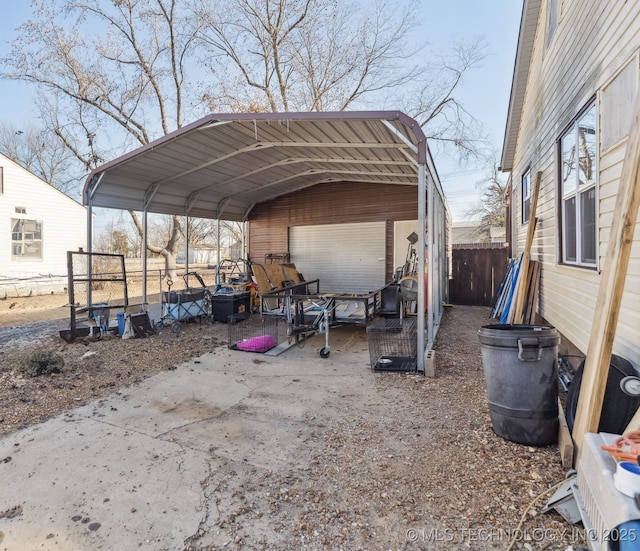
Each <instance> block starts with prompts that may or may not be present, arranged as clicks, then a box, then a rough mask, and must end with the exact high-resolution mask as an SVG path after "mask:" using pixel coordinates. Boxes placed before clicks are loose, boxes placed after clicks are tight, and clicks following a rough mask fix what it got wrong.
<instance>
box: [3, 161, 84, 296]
mask: <svg viewBox="0 0 640 551" xmlns="http://www.w3.org/2000/svg"><path fill="white" fill-rule="evenodd" d="M0 229H1V231H0V258H1V261H0V297H2V296H15V295H18V294H19V295H23V294H25V293H27V294H29V293H32V294H38V293H42V292H46V293H49V292H52V291H62V290H63V289H65V288H66V286H67V251H69V250H74V251H77V250H78V249H79V248H84V247H86V243H87V211H86V208H85V207H84V206H82V205H81V204H80V203H78V202H77V201H75V200H74V199H72V198H71V197H69V196H67V195H65V194H64V193H62V192H61V191H59V190H57V189H56V188H54V187H53V186H51V185H49V184H48V183H46V182H45V181H43V180H41V179H40V178H38V177H37V176H35V175H34V174H32V173H31V172H29V171H28V170H26V169H24V168H22V167H21V166H20V165H19V164H17V163H15V162H14V161H12V160H11V159H9V158H8V157H6V156H5V155H3V154H2V153H0Z"/></svg>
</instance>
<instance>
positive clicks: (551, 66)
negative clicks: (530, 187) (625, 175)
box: [512, 0, 640, 365]
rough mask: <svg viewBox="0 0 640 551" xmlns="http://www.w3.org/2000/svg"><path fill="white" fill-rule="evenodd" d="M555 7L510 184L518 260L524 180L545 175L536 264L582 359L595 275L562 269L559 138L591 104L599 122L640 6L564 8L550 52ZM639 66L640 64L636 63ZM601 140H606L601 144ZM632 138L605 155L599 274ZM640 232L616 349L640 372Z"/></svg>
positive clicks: (555, 318) (638, 27) (536, 51)
mask: <svg viewBox="0 0 640 551" xmlns="http://www.w3.org/2000/svg"><path fill="white" fill-rule="evenodd" d="M547 7H548V2H547V1H546V0H543V2H542V5H541V9H540V14H539V21H538V31H537V35H536V39H535V43H534V47H533V53H532V61H531V65H530V67H529V76H528V84H527V91H526V95H525V99H524V103H523V112H522V118H521V122H520V128H519V132H518V139H517V143H516V150H515V157H514V163H513V179H512V182H513V183H512V186H513V189H512V197H513V201H512V224H513V226H512V227H513V231H514V242H515V244H516V247H514V255H518V254H519V253H520V252H521V251H522V250H523V247H524V242H525V239H526V233H527V224H522V223H521V189H520V178H521V175H522V173H523V171H524V170H525V169H526V168H527V167H528V166H529V165H531V175H532V181H533V180H534V178H535V174H536V172H537V171H539V170H542V171H543V177H542V185H541V189H540V196H539V199H538V211H537V216H538V225H537V227H536V232H535V239H534V243H533V248H532V258H533V259H534V260H541V261H542V262H543V267H542V282H541V297H540V307H539V313H540V315H541V316H542V317H543V318H544V319H545V320H546V321H547V322H548V323H550V324H551V325H553V326H555V327H557V328H558V330H559V331H560V332H561V333H562V334H563V336H564V337H565V338H567V339H568V340H570V341H571V342H572V343H573V344H574V345H576V346H577V347H578V348H579V349H581V350H582V351H583V352H586V350H587V348H588V341H589V336H590V330H591V324H592V320H593V316H594V311H595V307H596V304H595V302H596V297H597V294H598V286H599V282H600V275H599V271H598V270H593V269H584V268H576V267H572V266H565V265H562V264H560V263H559V254H560V252H559V251H560V233H559V231H558V209H559V207H560V203H559V199H558V189H557V167H556V140H557V139H558V138H559V136H560V135H561V133H562V132H563V130H564V129H565V128H566V126H567V124H569V123H570V122H571V121H572V120H573V119H574V117H575V116H576V115H577V114H578V113H579V111H580V110H581V109H582V108H583V107H584V106H585V105H586V104H587V102H588V101H589V99H590V98H593V97H595V98H596V105H598V115H599V116H600V117H601V116H603V114H602V111H601V109H600V105H599V99H600V94H601V91H602V89H603V88H604V87H605V86H606V85H607V84H608V83H609V81H610V80H611V78H612V77H614V75H615V74H616V73H617V72H618V71H619V70H620V69H622V68H623V67H624V66H625V65H626V64H627V63H628V62H629V61H630V60H634V56H637V54H638V50H639V48H640V3H638V2H625V1H624V0H613V1H609V2H592V1H591V0H574V1H572V2H565V3H563V10H562V15H561V17H560V19H559V21H558V26H557V29H556V31H555V35H554V38H553V40H552V41H551V43H550V45H549V47H546V48H545V29H546V22H547ZM632 62H634V63H637V58H635V61H632ZM600 143H601V142H600V141H599V144H600ZM625 148H626V139H623V140H622V141H621V142H619V143H618V144H615V145H613V146H612V147H610V148H609V150H608V151H606V152H600V155H599V156H598V167H597V168H598V191H597V220H598V234H597V239H598V243H599V249H598V257H599V261H598V267H599V269H601V268H602V266H603V262H604V258H605V255H606V248H607V242H608V239H609V234H610V228H611V223H612V220H613V217H614V215H615V201H616V195H617V190H618V185H619V179H620V176H621V174H622V165H623V160H624V154H625ZM639 242H640V231H639V228H638V225H636V231H635V241H634V245H633V250H632V253H631V261H630V263H629V268H628V273H627V280H626V285H625V291H624V297H623V301H622V308H621V311H620V317H619V322H618V332H617V335H616V341H615V343H614V352H616V353H619V354H621V355H622V356H624V357H626V358H627V359H629V360H631V361H632V362H634V363H635V364H636V365H640V346H639V345H638V344H637V343H638V340H639V339H638V329H637V328H638V327H640V325H639V321H640V320H639V316H640V314H638V312H639V311H640V245H639Z"/></svg>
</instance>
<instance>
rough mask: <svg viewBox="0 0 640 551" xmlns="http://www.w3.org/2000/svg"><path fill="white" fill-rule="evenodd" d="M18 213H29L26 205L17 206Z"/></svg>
mask: <svg viewBox="0 0 640 551" xmlns="http://www.w3.org/2000/svg"><path fill="white" fill-rule="evenodd" d="M16 214H27V209H26V208H25V207H16Z"/></svg>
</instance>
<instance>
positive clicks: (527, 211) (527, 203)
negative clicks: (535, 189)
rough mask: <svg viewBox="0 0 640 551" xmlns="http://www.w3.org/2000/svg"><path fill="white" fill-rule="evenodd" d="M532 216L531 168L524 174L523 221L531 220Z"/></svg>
mask: <svg viewBox="0 0 640 551" xmlns="http://www.w3.org/2000/svg"><path fill="white" fill-rule="evenodd" d="M529 216H531V169H530V168H528V169H527V171H526V172H525V173H524V174H523V175H522V223H523V224H525V223H527V222H528V221H529Z"/></svg>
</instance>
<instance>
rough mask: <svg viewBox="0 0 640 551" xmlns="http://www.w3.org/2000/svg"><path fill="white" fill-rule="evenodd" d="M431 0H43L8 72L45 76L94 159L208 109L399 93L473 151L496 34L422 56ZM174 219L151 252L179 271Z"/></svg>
mask: <svg viewBox="0 0 640 551" xmlns="http://www.w3.org/2000/svg"><path fill="white" fill-rule="evenodd" d="M417 5H418V0H401V2H400V3H398V2H391V1H390V0H372V1H371V2H364V1H358V0H354V1H353V2H347V1H344V2H343V1H340V2H336V1H335V0H219V1H218V2H212V1H211V0H113V1H111V2H105V1H103V0H33V6H34V12H33V17H32V19H31V20H30V21H28V22H26V23H24V24H23V25H22V26H21V28H20V34H19V37H18V38H17V39H16V40H15V41H14V42H13V43H12V50H11V52H10V54H9V55H8V56H7V57H6V58H5V59H3V60H2V62H3V64H4V66H5V67H7V70H6V72H5V73H4V75H3V76H4V77H5V78H10V79H17V80H22V81H26V82H28V83H31V84H33V85H34V86H36V88H37V92H38V98H39V106H40V109H41V111H42V119H43V121H45V123H46V125H47V128H48V129H49V130H50V131H51V132H52V133H53V134H54V135H55V136H56V137H57V139H58V140H59V141H60V142H61V143H62V144H64V146H65V147H66V148H67V150H68V151H70V152H71V153H72V154H73V155H74V156H75V158H76V159H78V161H79V162H80V163H82V167H83V169H84V170H85V171H87V170H91V169H93V168H95V167H96V166H98V165H99V164H101V163H102V162H104V160H106V159H110V158H113V157H114V156H116V155H118V154H121V153H123V152H124V151H126V150H128V149H131V148H132V147H134V146H137V145H140V144H146V143H148V142H149V141H151V140H153V139H155V138H156V137H159V136H161V135H163V134H166V133H168V132H170V131H172V130H175V129H176V128H179V127H181V126H182V124H183V121H184V120H191V119H192V118H195V116H196V115H199V114H202V112H203V111H206V110H214V111H281V110H283V111H288V110H342V109H354V108H362V107H363V106H366V105H369V104H370V102H374V101H376V102H379V101H381V98H382V97H383V96H384V95H385V94H389V95H391V94H392V95H393V96H394V97H396V98H398V99H397V101H396V105H395V106H394V107H396V108H397V107H398V106H397V102H398V101H400V98H401V97H402V95H403V94H408V95H409V96H410V98H411V100H409V99H407V100H406V101H405V105H404V107H405V110H406V111H407V112H408V113H409V114H410V115H413V116H414V117H416V118H417V119H418V120H419V121H420V123H421V124H422V125H423V126H424V128H425V130H426V133H427V134H428V135H429V136H430V137H431V138H432V139H434V140H440V141H441V142H442V143H453V144H455V145H456V146H457V147H458V148H459V149H460V151H461V152H463V153H464V154H469V153H470V152H472V151H473V150H474V147H475V145H477V144H476V143H474V140H473V138H474V133H475V137H476V138H477V137H478V136H479V132H480V131H479V129H478V127H477V126H476V125H474V124H473V123H474V119H473V118H472V117H471V116H470V115H469V114H468V113H467V112H466V111H465V110H464V108H463V106H462V104H461V103H460V101H459V100H458V99H457V92H458V90H459V86H460V83H461V82H462V80H463V76H464V75H465V74H466V73H467V72H468V71H469V70H471V69H472V68H473V67H475V66H476V65H477V64H478V63H479V61H480V60H481V59H482V56H483V46H482V44H481V42H479V41H476V42H472V43H471V44H470V45H457V46H456V48H455V49H454V54H455V55H454V56H453V57H452V58H449V59H445V58H442V59H439V60H438V61H437V62H436V61H432V62H431V65H424V64H422V65H421V64H420V63H418V61H420V60H422V59H424V58H425V55H424V50H423V48H418V47H414V46H411V42H410V38H411V33H412V32H413V31H414V30H415V29H416V28H417V21H416V19H415V17H414V14H415V13H416V6H417ZM377 105H378V106H379V105H380V104H379V103H377ZM401 107H402V106H401ZM132 219H133V220H134V223H135V227H136V228H137V229H138V231H141V227H142V226H141V224H140V221H139V220H138V219H137V217H136V215H135V213H132ZM169 228H170V229H169V233H168V234H167V236H166V238H165V239H164V241H163V242H162V243H153V244H151V245H150V250H152V251H153V252H157V253H158V254H161V255H162V256H163V257H164V258H165V264H166V267H167V270H169V271H171V270H173V269H174V268H175V257H176V255H177V252H178V250H179V242H180V239H181V238H182V236H183V233H184V228H183V227H182V223H181V218H180V217H178V216H175V217H174V218H173V219H172V222H171V224H170V226H169Z"/></svg>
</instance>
